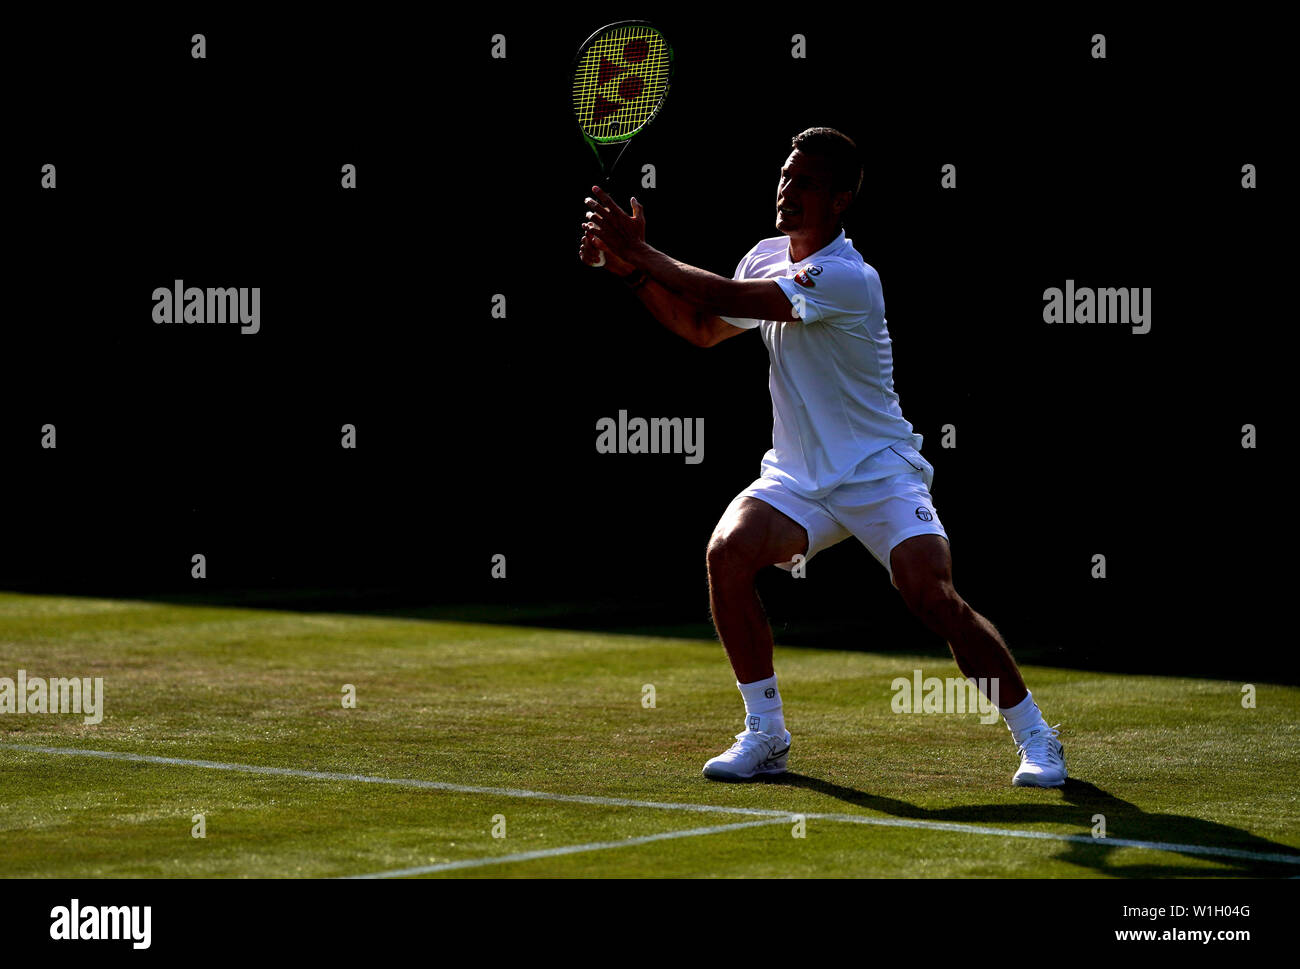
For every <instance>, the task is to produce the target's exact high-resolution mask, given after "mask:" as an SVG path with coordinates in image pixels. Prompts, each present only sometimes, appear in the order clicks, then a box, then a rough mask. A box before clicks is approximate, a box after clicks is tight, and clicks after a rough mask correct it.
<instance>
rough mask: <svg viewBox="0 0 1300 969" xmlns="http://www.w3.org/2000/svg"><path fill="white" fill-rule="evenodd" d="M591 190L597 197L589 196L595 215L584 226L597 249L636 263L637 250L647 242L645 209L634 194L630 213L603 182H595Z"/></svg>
mask: <svg viewBox="0 0 1300 969" xmlns="http://www.w3.org/2000/svg"><path fill="white" fill-rule="evenodd" d="M591 194H592V195H594V196H595V198H589V199H587V200H586V202H587V206H588V208H589V209H590V212H589V217H590V219H591V221H590V222H587V223H586V225H585V226H584V228H585V229H586V230H587V237H588V238H589V239H590V240H591V242H592V244H593V245H594V246H595V247H596V248H597V249H599V250H601V251H603V252H607V253H609V254H610V255H612V256H617V257H618V258H619V259H622V260H624V261H625V262H629V263H632V264H634V265H635V263H636V254H637V250H638V249H641V248H643V247H644V246H645V244H646V243H645V209H643V208H642V207H641V203H640V202H638V201H637V200H636V199H635V198H634V199H632V214H631V215H628V214H627V213H626V212H624V211H623V209H622V208H620V207H619V204H618V203H617V202H615V201H614V200H613V199H612V198H610V197H609V195H608V194H607V193H606V192H605V191H604V190H602V189H601V188H600V187H599V186H596V185H593V186H592V187H591Z"/></svg>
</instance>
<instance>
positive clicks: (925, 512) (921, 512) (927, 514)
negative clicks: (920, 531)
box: [916, 508, 934, 522]
mask: <svg viewBox="0 0 1300 969" xmlns="http://www.w3.org/2000/svg"><path fill="white" fill-rule="evenodd" d="M916 517H917V518H919V519H921V521H923V522H928V521H934V515H933V514H932V513H931V511H930V509H929V508H918V509H916Z"/></svg>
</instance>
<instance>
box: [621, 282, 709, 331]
mask: <svg viewBox="0 0 1300 969" xmlns="http://www.w3.org/2000/svg"><path fill="white" fill-rule="evenodd" d="M647 275H648V274H647ZM635 292H636V295H637V298H638V299H639V300H641V305H642V306H644V307H645V308H646V309H648V310H649V311H650V313H651V315H652V316H654V318H655V319H656V320H658V321H659V322H660V323H662V324H663V325H664V326H665V327H667V328H668V329H669V330H671V331H672V332H674V333H676V334H677V335H678V336H680V337H682V338H683V339H685V340H689V341H690V342H691V343H695V344H700V343H701V342H702V341H703V340H704V337H705V334H704V326H703V323H702V314H701V313H700V309H699V307H698V306H696V305H695V304H694V303H691V302H690V301H689V300H686V299H684V298H683V297H681V296H679V295H678V294H677V293H674V292H673V291H672V290H670V289H666V288H665V287H664V286H662V285H660V284H659V283H657V282H655V281H654V280H653V279H647V280H646V281H645V282H644V283H642V284H641V285H639V286H637V288H636V290H635Z"/></svg>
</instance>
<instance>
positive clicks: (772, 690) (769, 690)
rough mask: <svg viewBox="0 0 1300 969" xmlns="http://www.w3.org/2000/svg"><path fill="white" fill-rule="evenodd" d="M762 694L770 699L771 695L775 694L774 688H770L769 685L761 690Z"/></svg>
mask: <svg viewBox="0 0 1300 969" xmlns="http://www.w3.org/2000/svg"><path fill="white" fill-rule="evenodd" d="M763 696H765V697H767V698H768V699H769V700H770V699H772V697H774V696H776V690H774V689H772V688H771V687H770V686H769V687H768V688H767V689H766V690H764V691H763Z"/></svg>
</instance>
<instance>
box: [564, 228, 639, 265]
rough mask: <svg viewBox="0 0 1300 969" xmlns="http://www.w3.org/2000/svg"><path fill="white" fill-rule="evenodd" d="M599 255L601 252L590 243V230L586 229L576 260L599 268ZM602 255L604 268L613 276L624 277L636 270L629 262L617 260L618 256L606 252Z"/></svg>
mask: <svg viewBox="0 0 1300 969" xmlns="http://www.w3.org/2000/svg"><path fill="white" fill-rule="evenodd" d="M601 255H602V253H601V251H600V250H599V249H597V248H596V246H595V244H594V243H593V242H592V241H591V230H589V229H588V230H587V231H585V232H583V234H582V243H581V245H580V246H579V247H578V258H579V259H581V260H582V261H583V263H584V264H586V265H588V266H600V265H601V261H600V257H601ZM603 255H604V257H605V262H604V267H605V268H606V269H608V270H609V271H610V272H612V273H613V274H614V275H615V276H626V275H628V274H629V273H631V272H632V271H633V270H635V269H636V267H635V266H633V265H632V264H631V263H630V262H628V261H627V260H625V259H620V258H618V256H616V255H614V254H613V253H612V252H606V253H603Z"/></svg>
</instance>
